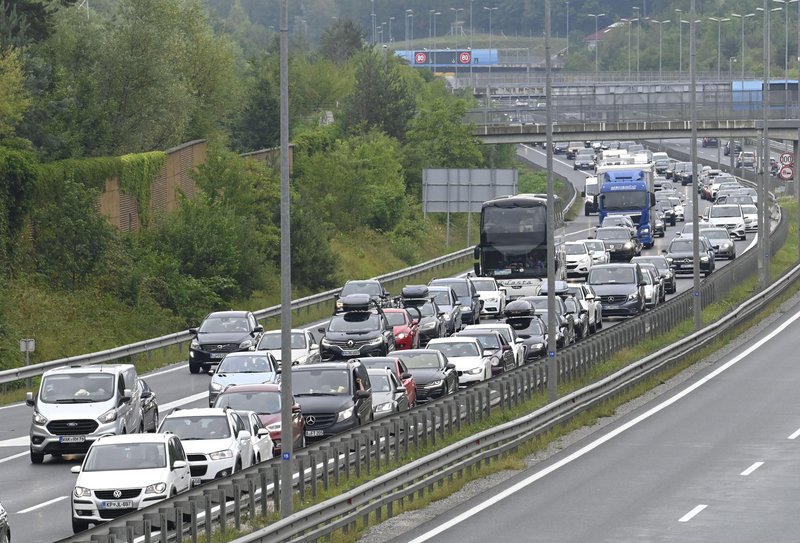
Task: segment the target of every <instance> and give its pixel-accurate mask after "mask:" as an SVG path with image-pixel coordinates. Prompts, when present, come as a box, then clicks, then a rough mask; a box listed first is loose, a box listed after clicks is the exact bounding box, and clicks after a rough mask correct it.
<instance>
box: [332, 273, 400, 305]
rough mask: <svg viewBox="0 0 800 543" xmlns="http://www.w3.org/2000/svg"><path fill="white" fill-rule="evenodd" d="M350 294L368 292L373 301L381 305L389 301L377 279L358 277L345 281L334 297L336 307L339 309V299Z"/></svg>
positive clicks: (388, 296) (386, 293)
mask: <svg viewBox="0 0 800 543" xmlns="http://www.w3.org/2000/svg"><path fill="white" fill-rule="evenodd" d="M351 294H368V295H369V297H370V298H372V300H373V301H375V303H377V304H378V305H380V306H381V307H386V306H388V305H389V304H390V302H391V297H390V295H389V293H388V292H387V291H386V289H385V288H383V284H382V283H381V282H380V281H378V280H377V279H359V280H351V281H347V282H346V283H345V284H344V286H343V287H342V291H341V292H340V293H339V295H338V296H337V297H336V308H337V309H341V307H342V303H341V299H342V298H344V297H345V296H350V295H351Z"/></svg>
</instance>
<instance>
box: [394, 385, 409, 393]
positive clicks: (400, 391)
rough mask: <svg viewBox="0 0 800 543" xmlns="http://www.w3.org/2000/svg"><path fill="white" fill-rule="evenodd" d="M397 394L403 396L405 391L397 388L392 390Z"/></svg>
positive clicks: (402, 388)
mask: <svg viewBox="0 0 800 543" xmlns="http://www.w3.org/2000/svg"><path fill="white" fill-rule="evenodd" d="M394 391H395V392H396V393H397V394H405V391H406V389H405V388H404V387H397V388H396V389H394Z"/></svg>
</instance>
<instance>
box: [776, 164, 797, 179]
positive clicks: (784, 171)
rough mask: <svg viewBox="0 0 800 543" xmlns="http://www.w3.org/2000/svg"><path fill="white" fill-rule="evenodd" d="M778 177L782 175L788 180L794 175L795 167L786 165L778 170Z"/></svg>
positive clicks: (782, 177)
mask: <svg viewBox="0 0 800 543" xmlns="http://www.w3.org/2000/svg"><path fill="white" fill-rule="evenodd" d="M778 177H780V178H781V179H783V180H784V181H788V180H789V179H791V178H792V177H794V168H792V167H791V166H784V167H783V168H781V169H780V171H779V172H778Z"/></svg>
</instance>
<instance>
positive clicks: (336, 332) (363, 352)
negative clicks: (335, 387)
mask: <svg viewBox="0 0 800 543" xmlns="http://www.w3.org/2000/svg"><path fill="white" fill-rule="evenodd" d="M339 301H340V302H341V303H342V307H341V309H339V310H338V312H337V313H336V314H335V315H333V316H332V317H331V319H330V321H328V325H327V326H323V327H320V328H319V329H318V331H319V332H320V333H321V334H324V335H323V337H322V339H321V340H320V342H319V354H320V356H321V357H322V360H335V359H342V358H351V357H358V356H386V355H387V354H389V353H390V352H391V351H394V348H395V341H394V327H393V326H392V325H391V324H390V323H389V321H388V320H387V319H386V315H385V314H384V312H383V309H382V308H381V306H380V305H378V304H377V303H376V302H375V300H373V299H372V298H371V297H370V296H369V295H368V294H351V295H350V296H345V297H342V298H340V299H339Z"/></svg>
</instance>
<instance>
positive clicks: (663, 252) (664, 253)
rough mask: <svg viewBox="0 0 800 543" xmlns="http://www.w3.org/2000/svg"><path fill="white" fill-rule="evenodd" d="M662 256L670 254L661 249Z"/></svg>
mask: <svg viewBox="0 0 800 543" xmlns="http://www.w3.org/2000/svg"><path fill="white" fill-rule="evenodd" d="M661 254H662V255H666V254H669V252H668V251H667V250H666V249H661Z"/></svg>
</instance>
